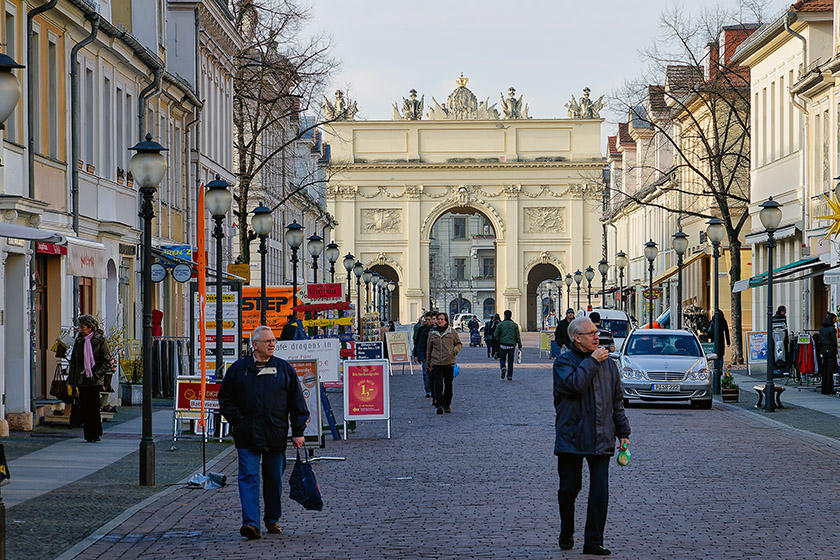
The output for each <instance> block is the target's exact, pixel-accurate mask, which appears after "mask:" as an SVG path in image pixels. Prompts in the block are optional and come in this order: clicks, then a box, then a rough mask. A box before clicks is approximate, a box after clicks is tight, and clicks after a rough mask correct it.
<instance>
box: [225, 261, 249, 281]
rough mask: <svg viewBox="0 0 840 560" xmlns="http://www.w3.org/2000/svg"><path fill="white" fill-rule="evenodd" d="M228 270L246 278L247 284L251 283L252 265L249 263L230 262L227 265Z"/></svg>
mask: <svg viewBox="0 0 840 560" xmlns="http://www.w3.org/2000/svg"><path fill="white" fill-rule="evenodd" d="M227 271H228V272H229V273H231V274H236V275H237V276H241V277H242V278H244V279H245V283H246V284H250V283H251V265H250V264H248V263H245V264H229V265H227Z"/></svg>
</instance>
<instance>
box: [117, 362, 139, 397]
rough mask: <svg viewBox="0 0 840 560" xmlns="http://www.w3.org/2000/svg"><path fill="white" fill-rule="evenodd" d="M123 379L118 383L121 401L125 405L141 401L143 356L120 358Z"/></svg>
mask: <svg viewBox="0 0 840 560" xmlns="http://www.w3.org/2000/svg"><path fill="white" fill-rule="evenodd" d="M120 367H121V368H122V373H123V379H124V381H123V382H122V383H120V391H121V393H122V395H121V398H122V403H123V404H124V405H126V406H130V405H138V404H142V403H143V357H142V356H136V357H133V358H129V359H121V360H120Z"/></svg>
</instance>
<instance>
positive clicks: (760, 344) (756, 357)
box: [747, 331, 767, 364]
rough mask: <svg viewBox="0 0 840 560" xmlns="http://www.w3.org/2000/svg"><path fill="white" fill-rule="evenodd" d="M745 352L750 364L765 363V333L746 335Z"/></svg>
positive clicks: (752, 332) (754, 332)
mask: <svg viewBox="0 0 840 560" xmlns="http://www.w3.org/2000/svg"><path fill="white" fill-rule="evenodd" d="M747 350H748V351H749V358H748V359H747V362H748V363H750V364H761V363H766V362H767V332H766V331H750V332H748V333H747Z"/></svg>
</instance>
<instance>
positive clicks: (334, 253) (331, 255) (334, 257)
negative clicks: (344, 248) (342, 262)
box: [324, 241, 341, 282]
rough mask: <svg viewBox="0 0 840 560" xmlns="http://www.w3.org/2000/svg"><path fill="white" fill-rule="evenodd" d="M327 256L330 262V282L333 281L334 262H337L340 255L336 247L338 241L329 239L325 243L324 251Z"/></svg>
mask: <svg viewBox="0 0 840 560" xmlns="http://www.w3.org/2000/svg"><path fill="white" fill-rule="evenodd" d="M324 254H325V255H326V257H327V262H328V263H330V282H335V263H337V262H338V257H340V256H341V251H339V249H338V243H336V242H335V241H330V242H329V244H328V245H327V250H326V251H324Z"/></svg>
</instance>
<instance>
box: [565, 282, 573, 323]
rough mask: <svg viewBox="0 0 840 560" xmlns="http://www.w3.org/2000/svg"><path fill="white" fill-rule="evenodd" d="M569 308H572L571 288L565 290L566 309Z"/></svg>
mask: <svg viewBox="0 0 840 560" xmlns="http://www.w3.org/2000/svg"><path fill="white" fill-rule="evenodd" d="M571 306H572V290H571V287H568V288H567V289H566V309H568V308H570V307H571ZM563 316H564V317H565V316H566V314H565V313H563Z"/></svg>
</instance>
